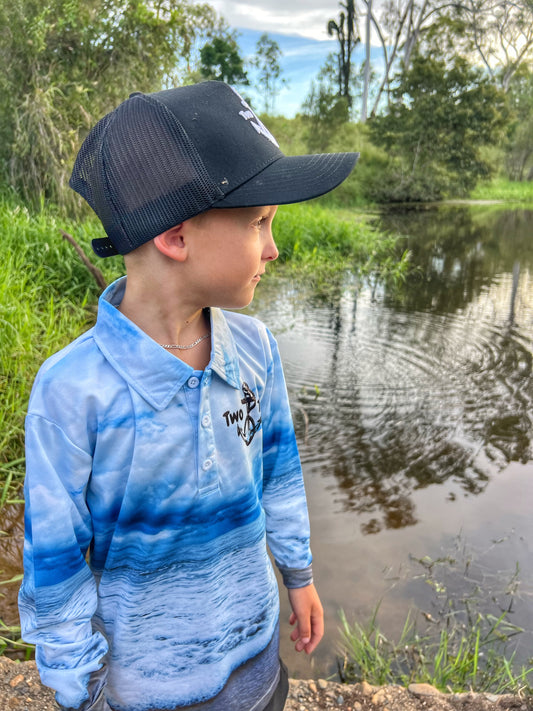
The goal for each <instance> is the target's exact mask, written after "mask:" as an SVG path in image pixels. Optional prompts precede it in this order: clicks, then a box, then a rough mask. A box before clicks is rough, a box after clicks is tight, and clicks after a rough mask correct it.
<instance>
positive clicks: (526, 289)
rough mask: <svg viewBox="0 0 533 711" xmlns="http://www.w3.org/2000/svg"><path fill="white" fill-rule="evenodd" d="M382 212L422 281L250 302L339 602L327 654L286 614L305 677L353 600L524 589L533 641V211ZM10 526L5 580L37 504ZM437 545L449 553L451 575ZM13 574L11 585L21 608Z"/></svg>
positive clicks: (364, 607)
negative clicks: (268, 342)
mask: <svg viewBox="0 0 533 711" xmlns="http://www.w3.org/2000/svg"><path fill="white" fill-rule="evenodd" d="M381 220H382V223H383V226H384V227H385V228H386V229H390V230H392V231H394V232H400V233H401V234H403V235H405V238H404V239H403V240H402V245H401V246H402V248H403V247H408V248H409V249H410V250H411V252H412V260H413V264H414V265H416V267H417V272H416V274H415V275H414V277H413V278H411V279H409V280H408V281H407V282H406V283H405V284H403V285H401V286H400V287H398V288H397V289H392V288H391V289H387V288H385V287H383V286H380V285H379V284H369V285H365V286H363V287H361V288H355V286H354V285H353V284H346V285H345V286H344V287H343V288H340V289H338V290H333V293H332V294H329V295H328V296H327V297H324V296H323V295H317V294H313V293H311V292H310V291H309V290H308V289H305V288H303V287H302V286H295V285H293V284H292V283H291V282H290V281H288V280H286V279H283V278H279V279H277V278H274V279H270V280H267V281H265V282H264V283H263V284H261V286H260V287H259V289H258V290H257V293H256V299H255V301H254V303H253V305H252V307H251V308H250V311H251V312H252V313H254V314H256V315H257V316H259V317H260V318H261V319H262V320H264V321H265V323H267V325H268V326H269V327H270V328H271V329H272V331H273V332H274V334H275V335H276V337H277V339H278V342H279V344H280V349H281V354H282V358H283V361H284V365H285V373H286V378H287V384H288V389H289V393H290V396H291V403H292V409H293V415H294V420H295V425H296V431H297V436H298V440H299V444H300V451H301V457H302V462H303V467H304V475H305V481H306V488H307V494H308V501H309V510H310V517H311V525H312V546H313V553H314V557H315V562H314V571H315V580H316V584H317V587H318V588H319V591H320V594H321V598H322V601H323V603H324V606H325V611H326V636H325V639H324V641H323V643H322V644H321V646H320V647H319V649H318V650H317V652H316V653H315V654H314V655H313V657H312V658H311V659H308V658H304V657H302V656H301V655H297V654H296V653H295V652H294V651H293V650H292V645H291V643H290V642H289V640H288V628H287V625H285V627H284V628H283V642H282V646H283V649H282V652H283V656H284V657H285V658H286V660H287V663H288V665H289V670H290V672H291V674H292V675H293V676H299V677H304V678H307V677H319V676H328V675H334V674H335V673H336V661H335V660H336V654H337V652H338V643H339V632H338V627H339V610H340V609H343V610H344V611H345V613H346V615H347V617H348V619H350V620H351V619H357V620H359V621H360V622H365V621H366V620H368V619H369V617H370V616H371V614H372V612H373V611H374V609H375V608H376V605H377V604H378V603H380V609H379V615H378V621H379V623H380V626H381V627H382V629H383V631H384V632H385V633H386V634H388V635H390V636H392V637H394V636H395V635H398V634H399V632H400V631H401V628H402V626H403V623H404V620H405V617H406V614H407V612H408V610H409V609H410V608H417V609H419V610H422V611H424V612H426V613H428V614H431V615H433V616H435V614H436V608H437V606H438V604H442V601H443V600H447V599H451V600H454V601H455V602H458V603H460V601H461V600H462V599H463V597H465V596H466V597H468V599H469V600H470V604H474V603H475V604H478V605H479V606H480V608H481V609H482V611H483V612H492V613H494V614H496V613H497V614H499V611H500V610H501V609H504V608H507V607H509V606H511V612H510V613H509V618H510V619H511V621H512V622H513V623H515V624H517V625H521V626H522V627H524V628H525V629H526V630H527V631H526V632H525V633H524V634H522V635H519V636H518V637H516V638H515V640H516V651H517V658H518V659H521V660H524V661H525V660H526V659H527V657H528V656H531V649H532V648H533V635H532V633H531V631H532V630H533V556H532V549H533V516H532V515H531V510H532V504H533V448H532V434H533V429H532V408H531V405H532V402H533V375H532V352H533V211H527V210H513V211H502V210H494V209H489V208H486V207H485V208H482V209H481V208H480V209H476V210H474V209H472V208H465V207H457V208H443V207H441V208H439V209H431V210H429V209H427V210H420V211H414V210H413V211H410V212H407V213H405V212H404V213H389V214H387V215H384V216H382V218H381ZM0 529H1V530H3V531H5V532H7V533H8V535H4V536H3V537H2V538H0V558H1V559H2V560H0V569H2V571H3V579H4V580H5V579H6V578H9V577H11V576H12V575H15V574H16V573H17V572H18V571H19V570H20V545H19V542H20V535H21V518H20V515H19V512H18V511H16V510H11V511H10V512H9V513H8V514H7V515H6V518H5V520H4V521H2V522H1V523H0ZM425 556H429V557H430V558H431V559H433V560H435V559H444V560H445V562H443V563H441V564H439V565H438V566H436V568H438V571H437V572H438V577H439V581H440V583H439V585H440V587H439V586H438V585H437V584H436V582H435V581H431V580H430V581H429V582H433V585H428V582H427V571H428V567H427V564H426V566H424V565H422V564H421V563H420V562H417V559H418V560H419V559H423V558H424V557H425ZM517 569H518V575H516V573H517ZM432 570H433V569H432ZM13 588H14V586H13V585H10V586H5V587H3V588H0V592H2V593H7V597H4V598H0V618H2V619H4V620H5V621H7V622H8V623H10V624H13V623H15V622H16V617H17V615H16V607H15V600H14V596H13ZM509 592H512V593H513V594H512V595H510V594H509ZM511 597H512V602H511ZM436 598H438V599H436ZM472 601H473V602H472ZM282 614H283V618H284V620H286V619H288V616H289V611H288V605H287V601H286V599H285V596H284V595H282Z"/></svg>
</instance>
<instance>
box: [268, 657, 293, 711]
mask: <svg viewBox="0 0 533 711" xmlns="http://www.w3.org/2000/svg"><path fill="white" fill-rule="evenodd" d="M279 661H280V676H279V682H278V685H277V686H276V690H275V691H274V694H273V695H272V698H271V699H270V701H269V702H268V704H267V705H266V706H265V708H264V711H283V709H284V708H285V701H286V700H287V695H288V693H289V672H288V671H287V667H286V666H285V664H283V662H282V661H281V659H280V660H279Z"/></svg>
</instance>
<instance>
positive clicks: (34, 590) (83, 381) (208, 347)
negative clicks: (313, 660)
mask: <svg viewBox="0 0 533 711" xmlns="http://www.w3.org/2000/svg"><path fill="white" fill-rule="evenodd" d="M356 160H357V154H333V155H321V156H298V157H286V156H284V155H283V153H281V151H280V150H279V148H278V146H277V143H276V141H275V139H274V138H273V137H272V135H271V134H270V133H269V131H268V130H267V129H266V128H265V126H264V125H263V124H262V123H261V122H260V121H259V119H258V118H257V117H256V116H255V114H254V113H253V112H252V111H251V109H250V108H249V107H248V105H247V104H246V103H245V102H244V101H243V100H242V99H241V97H240V96H239V95H238V94H237V93H236V92H234V91H233V90H232V89H231V88H230V87H229V86H227V85H226V84H223V83H221V82H205V83H201V84H197V85H194V86H187V87H182V88H178V89H171V90H168V91H162V92H158V93H155V94H150V95H143V94H133V95H132V96H131V97H130V98H129V99H128V100H126V101H125V102H124V103H122V104H121V105H120V106H119V107H118V108H117V109H115V110H114V111H113V112H112V113H110V114H108V115H107V116H105V117H104V118H103V119H102V120H101V121H100V122H99V123H98V124H97V125H96V126H95V127H94V128H93V130H92V131H91V132H90V133H89V135H88V137H87V138H86V140H85V142H84V144H83V146H82V148H81V150H80V153H79V155H78V158H77V160H76V164H75V166H74V171H73V175H72V178H71V183H70V184H71V186H72V187H73V188H74V190H76V191H77V192H79V193H80V194H81V195H82V196H83V197H84V198H85V199H86V200H87V201H88V203H89V204H90V205H91V207H92V208H93V209H94V210H95V212H96V213H97V215H98V216H99V218H100V219H101V221H102V223H103V226H104V229H105V231H106V233H107V237H105V238H103V239H98V240H95V241H94V242H93V248H94V250H95V252H96V253H97V254H98V255H101V256H107V255H110V254H117V253H119V254H122V255H124V259H125V266H126V273H127V278H126V277H124V278H122V279H119V280H118V281H117V282H115V283H114V284H112V285H111V286H109V287H108V288H107V290H106V291H105V292H104V293H103V294H102V296H101V298H100V302H99V311H98V318H97V322H96V325H95V326H94V328H92V329H91V330H90V331H88V332H87V333H85V334H84V335H82V336H80V337H79V338H78V339H77V340H75V341H74V342H73V343H72V344H71V345H70V346H68V347H67V348H65V349H64V350H62V351H61V352H59V353H57V354H56V355H54V356H52V357H51V358H50V359H49V360H48V361H47V362H46V363H45V364H44V365H43V366H42V368H41V370H40V372H39V374H38V376H37V379H36V381H35V384H34V388H33V391H32V396H31V400H30V404H29V410H28V417H27V423H26V449H27V476H26V483H25V497H26V536H25V550H24V562H25V573H24V581H23V584H22V587H21V590H20V599H19V602H20V615H21V623H22V632H23V637H24V639H26V640H27V641H28V642H33V643H35V644H36V646H37V650H36V659H37V664H38V667H39V671H40V674H41V678H42V680H43V682H44V683H45V684H46V685H48V686H50V687H52V688H53V689H55V690H56V699H57V701H58V703H59V705H60V707H61V708H63V709H82V710H83V711H87V710H88V709H91V711H109V709H112V710H113V711H155V710H161V711H162V710H164V711H169V710H175V709H182V708H186V709H189V711H197V710H200V709H202V710H206V711H264V710H265V709H268V710H269V711H274V710H277V709H282V708H283V705H284V701H285V698H286V694H287V678H286V676H287V674H286V670H285V669H284V667H283V665H282V664H280V660H279V656H278V639H279V635H278V626H279V623H278V615H279V608H278V591H277V585H276V580H275V576H274V573H273V570H272V566H271V564H270V561H269V557H268V554H267V542H268V546H269V548H270V551H271V553H272V556H273V558H274V560H275V562H276V565H277V566H278V568H279V570H280V571H281V574H282V576H283V581H284V584H285V585H286V587H287V588H288V591H289V598H290V602H291V606H292V610H293V613H292V615H291V619H290V623H291V624H292V625H294V626H295V627H294V629H293V631H292V633H291V639H292V640H293V641H294V642H295V647H296V649H297V650H298V651H302V650H305V651H306V652H307V653H310V652H312V651H313V650H314V648H315V647H316V645H317V644H318V642H319V640H320V638H321V636H322V632H323V617H322V608H321V605H320V601H319V598H318V596H317V593H316V591H315V588H314V586H313V583H312V573H311V553H310V550H309V527H308V518H307V511H306V503H305V494H304V488H303V481H302V472H301V467H300V462H299V457H298V452H297V447H296V441H295V437H294V431H293V427H292V422H291V416H290V410H289V405H288V402H287V395H286V390H285V384H284V380H283V374H282V369H281V363H280V358H279V354H278V349H277V347H276V343H275V341H274V339H273V337H272V335H271V334H270V333H269V331H268V330H267V329H266V327H265V326H264V325H262V324H261V323H260V322H259V321H257V320H256V319H254V318H251V317H247V316H244V315H242V314H238V313H233V312H226V311H222V310H221V308H231V309H239V308H243V307H244V306H246V305H247V304H249V303H250V301H251V300H252V298H253V294H254V290H255V287H256V286H257V284H258V282H259V280H260V278H261V275H262V274H263V273H264V271H265V266H266V264H267V262H269V261H271V260H273V259H276V257H277V255H278V252H277V249H276V246H275V243H274V240H273V238H272V232H271V226H272V220H273V218H274V215H275V212H276V209H277V207H276V206H277V205H278V204H279V203H290V202H297V201H300V200H305V199H308V198H312V197H315V196H317V195H320V194H323V193H325V192H327V191H328V190H331V189H332V188H334V187H335V186H336V185H338V184H339V183H340V182H341V181H342V180H344V178H346V176H347V175H348V174H349V172H350V171H351V169H352V168H353V166H354V165H355V162H356Z"/></svg>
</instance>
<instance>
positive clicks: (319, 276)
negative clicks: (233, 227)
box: [274, 202, 410, 292]
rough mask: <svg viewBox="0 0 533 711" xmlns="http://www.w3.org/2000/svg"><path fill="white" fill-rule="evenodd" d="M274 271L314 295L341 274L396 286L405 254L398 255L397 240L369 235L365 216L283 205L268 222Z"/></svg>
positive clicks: (309, 205) (311, 206)
mask: <svg viewBox="0 0 533 711" xmlns="http://www.w3.org/2000/svg"><path fill="white" fill-rule="evenodd" d="M274 237H275V240H276V244H277V246H278V249H279V259H278V265H285V266H286V268H285V269H283V271H284V272H285V273H286V272H287V267H288V269H289V270H290V271H291V272H292V276H293V278H294V279H295V280H300V281H303V282H304V283H306V284H307V285H310V286H311V287H313V288H315V289H316V290H317V291H319V292H320V291H322V290H324V289H327V288H328V286H331V285H334V284H337V283H338V282H339V280H342V279H343V277H345V276H346V274H350V275H351V276H355V277H358V278H359V279H360V280H362V279H381V280H386V281H392V282H399V281H402V280H403V279H405V277H406V276H407V273H408V271H409V268H410V265H409V256H410V255H409V253H408V252H404V253H398V250H397V236H394V235H385V234H383V233H381V232H379V231H378V230H377V229H375V228H374V227H373V226H372V224H371V218H370V217H369V216H368V215H365V214H363V213H360V212H358V211H356V210H349V209H346V208H345V209H338V208H329V207H324V206H322V205H321V204H319V203H316V202H311V203H307V204H297V205H283V206H281V207H280V208H279V210H278V214H277V216H276V219H275V222H274Z"/></svg>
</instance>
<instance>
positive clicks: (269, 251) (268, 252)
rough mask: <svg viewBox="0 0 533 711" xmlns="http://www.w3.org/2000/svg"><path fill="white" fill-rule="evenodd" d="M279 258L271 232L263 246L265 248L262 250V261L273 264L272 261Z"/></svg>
mask: <svg viewBox="0 0 533 711" xmlns="http://www.w3.org/2000/svg"><path fill="white" fill-rule="evenodd" d="M278 256H279V251H278V248H277V247H276V243H275V242H274V237H273V235H272V232H270V234H269V237H268V240H267V242H266V244H265V248H264V249H263V259H264V260H265V261H266V262H273V261H274V259H277V258H278Z"/></svg>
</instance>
